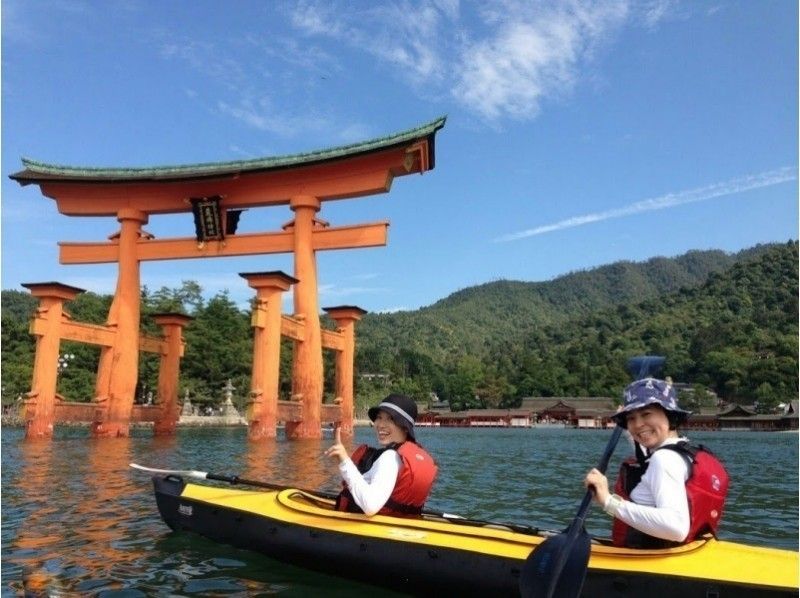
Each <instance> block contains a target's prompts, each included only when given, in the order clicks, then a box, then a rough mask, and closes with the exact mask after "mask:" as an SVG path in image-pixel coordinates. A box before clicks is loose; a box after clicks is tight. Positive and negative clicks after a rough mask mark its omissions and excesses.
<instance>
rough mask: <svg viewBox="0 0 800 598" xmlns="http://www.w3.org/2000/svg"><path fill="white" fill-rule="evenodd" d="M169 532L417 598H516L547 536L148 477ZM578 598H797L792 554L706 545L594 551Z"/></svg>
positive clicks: (599, 545)
mask: <svg viewBox="0 0 800 598" xmlns="http://www.w3.org/2000/svg"><path fill="white" fill-rule="evenodd" d="M153 483H154V485H155V494H156V501H157V503H158V508H159V511H160V513H161V516H162V518H163V519H164V521H165V522H166V523H167V525H168V526H169V527H170V528H172V529H173V530H175V531H191V532H194V533H198V534H201V535H203V536H205V537H207V538H210V539H212V540H215V541H219V542H224V543H228V544H231V545H234V546H238V547H241V548H246V549H251V550H256V551H259V552H261V553H263V554H266V555H268V556H270V557H273V558H276V559H279V560H282V561H285V562H290V563H292V564H295V565H299V566H304V567H307V568H312V569H316V570H319V571H324V572H328V573H332V574H334V575H338V576H341V577H348V578H352V579H356V580H360V581H366V582H368V583H373V584H376V585H381V586H385V587H389V588H391V589H393V590H396V591H400V592H408V593H410V594H415V595H435V594H442V593H443V592H446V593H447V595H455V596H464V595H476V596H477V595H483V596H496V595H502V596H515V595H518V593H519V590H518V586H519V576H520V571H521V569H522V566H523V564H524V563H525V559H526V558H527V557H528V555H529V554H530V553H531V551H532V550H533V549H534V548H536V546H538V545H539V544H540V543H541V542H543V541H544V540H546V539H547V537H548V535H552V532H550V533H549V534H548V533H547V532H541V531H538V530H536V529H534V528H527V527H526V526H517V525H510V524H502V523H491V522H481V521H471V520H466V519H460V518H453V517H451V516H446V515H423V516H422V517H420V518H398V517H386V516H382V515H375V516H373V517H366V516H364V515H359V514H352V513H343V512H339V511H335V510H333V501H332V500H331V499H330V498H327V497H321V496H317V495H315V494H312V493H309V492H305V491H302V490H297V489H292V488H287V489H283V490H270V491H265V490H241V489H236V488H231V487H224V488H220V487H215V486H208V485H199V484H192V483H187V482H185V481H184V480H183V479H182V478H181V477H179V476H173V475H170V476H155V477H153ZM581 595H582V596H598V597H606V596H646V597H647V598H655V597H657V596H662V595H663V596H669V598H690V597H693V596H697V597H703V598H706V597H709V596H720V597H726V596H743V597H744V596H747V597H748V598H749V597H752V596H797V595H798V553H797V552H794V551H790V550H779V549H775V548H765V547H757V546H748V545H744V544H737V543H734V542H726V541H719V540H715V539H714V538H712V537H710V536H709V537H708V538H704V539H701V540H697V541H695V542H692V543H690V544H686V545H683V546H679V547H676V548H668V549H656V550H643V549H630V548H617V547H614V546H611V545H610V544H609V543H608V542H606V541H604V540H595V541H594V542H593V544H592V547H591V556H590V558H589V568H588V573H587V576H586V582H585V584H584V586H583V592H582V594H581Z"/></svg>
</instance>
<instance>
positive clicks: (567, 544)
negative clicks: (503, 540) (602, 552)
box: [519, 529, 592, 598]
mask: <svg viewBox="0 0 800 598" xmlns="http://www.w3.org/2000/svg"><path fill="white" fill-rule="evenodd" d="M591 544H592V539H591V538H590V537H589V534H587V533H586V530H585V529H581V530H580V532H579V533H578V535H577V536H573V535H571V534H569V533H562V534H558V535H557V536H553V537H551V538H548V539H547V540H545V541H544V542H542V543H541V544H539V546H537V547H536V548H535V549H534V550H533V552H532V553H531V555H530V556H529V557H528V560H526V561H525V565H524V566H523V567H522V574H521V575H520V578H519V591H520V594H521V595H522V597H523V598H553V597H556V598H577V597H578V596H580V594H581V589H582V588H583V582H584V580H585V579H586V569H587V567H588V565H589V553H590V552H591Z"/></svg>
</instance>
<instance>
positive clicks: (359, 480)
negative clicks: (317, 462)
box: [339, 449, 402, 515]
mask: <svg viewBox="0 0 800 598" xmlns="http://www.w3.org/2000/svg"><path fill="white" fill-rule="evenodd" d="M401 464H402V462H401V460H400V455H398V454H397V451H395V450H392V449H389V450H386V451H384V452H383V453H382V454H381V456H380V457H378V458H377V459H376V460H375V463H373V464H372V467H370V468H369V469H368V470H367V471H366V472H365V473H364V474H363V475H362V474H361V472H360V471H358V468H357V467H356V464H355V463H353V460H352V459H351V458H350V457H348V458H347V459H345V460H344V461H342V462H341V463H339V473H340V474H341V476H342V480H344V482H345V484H347V488H348V489H349V490H350V494H352V495H353V500H354V501H355V503H356V504H357V505H358V506H359V507H360V508H361V510H362V511H364V514H365V515H374V514H375V513H377V512H378V511H380V510H381V508H382V507H383V505H385V504H386V501H387V500H389V497H390V496H391V495H392V491H393V490H394V486H395V484H396V483H397V476H398V475H399V473H400V466H401Z"/></svg>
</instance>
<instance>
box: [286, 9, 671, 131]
mask: <svg viewBox="0 0 800 598" xmlns="http://www.w3.org/2000/svg"><path fill="white" fill-rule="evenodd" d="M669 5H670V3H669V1H668V0H655V1H654V2H651V3H647V4H646V5H642V6H641V7H639V10H640V11H644V13H645V14H644V16H643V17H641V20H642V21H643V22H647V23H655V22H657V21H658V20H659V19H660V18H661V16H662V15H663V14H664V13H665V12H666V11H667V10H668V8H669ZM467 9H469V10H470V11H471V12H476V13H477V14H471V13H470V14H469V15H468V16H469V20H467V18H465V17H466V16H467V15H464V14H462V13H463V12H464V11H466V10H467ZM630 12H631V11H630V10H629V5H628V0H604V1H599V2H594V1H590V0H569V1H565V0H539V1H531V0H502V1H501V0H496V1H493V2H490V3H472V4H468V5H465V6H462V5H461V4H460V3H459V2H457V1H456V0H428V1H418V2H410V1H407V0H404V1H400V2H395V3H380V4H376V5H372V6H371V7H370V8H367V9H359V8H358V7H357V8H353V5H352V4H347V3H341V4H331V3H330V2H321V1H307V2H303V3H301V4H300V5H299V6H297V7H296V9H295V10H294V11H293V12H292V13H291V15H290V16H291V20H292V24H293V25H294V26H295V27H297V28H298V29H299V30H301V31H303V32H304V33H306V34H307V35H308V36H319V37H325V38H329V39H334V40H336V41H338V42H340V43H344V44H347V45H348V46H349V47H351V48H354V49H356V50H358V51H362V52H367V53H370V54H372V55H373V56H374V57H375V58H377V59H378V60H379V61H381V62H385V63H387V64H388V65H390V66H391V67H392V71H393V72H395V73H398V75H399V76H401V77H405V78H406V79H408V80H409V81H410V83H411V84H412V85H414V87H416V88H417V89H418V90H422V92H423V93H425V94H428V95H430V94H449V95H450V96H451V97H452V98H453V99H454V100H455V101H457V102H458V103H460V104H462V105H463V106H464V107H466V108H467V109H468V110H470V111H472V112H475V113H477V114H479V115H480V116H482V117H483V118H485V119H487V120H490V121H495V120H499V119H501V118H504V117H510V118H513V119H519V120H525V119H531V118H534V117H535V116H536V115H537V114H538V112H539V109H540V103H541V101H542V99H543V98H547V97H553V96H558V95H560V94H562V93H565V92H568V91H570V90H571V89H572V88H573V87H574V85H575V84H576V82H577V81H578V80H579V79H580V77H581V72H582V67H583V66H584V65H585V64H586V63H587V62H588V61H589V60H590V59H591V58H592V56H593V53H594V51H595V49H596V48H597V47H598V46H600V45H602V44H604V43H606V42H607V41H608V40H610V39H612V38H613V35H614V33H615V32H616V30H617V29H618V28H619V27H620V26H621V25H622V24H624V23H625V22H626V20H628V19H629V17H630ZM467 26H469V27H470V29H467V28H466V27H467Z"/></svg>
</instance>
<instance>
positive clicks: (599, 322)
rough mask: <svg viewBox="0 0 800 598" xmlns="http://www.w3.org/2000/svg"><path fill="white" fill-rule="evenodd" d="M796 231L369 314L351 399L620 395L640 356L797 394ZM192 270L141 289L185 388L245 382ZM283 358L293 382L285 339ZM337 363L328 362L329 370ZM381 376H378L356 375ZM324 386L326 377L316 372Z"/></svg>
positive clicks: (770, 394)
mask: <svg viewBox="0 0 800 598" xmlns="http://www.w3.org/2000/svg"><path fill="white" fill-rule="evenodd" d="M797 270H798V245H797V242H790V243H787V244H783V245H764V246H757V247H754V248H751V249H748V250H746V251H743V252H740V253H737V254H733V255H731V254H725V253H723V252H720V251H693V252H689V253H687V254H685V255H683V256H680V257H677V258H672V259H668V258H654V259H651V260H649V261H647V262H643V263H633V262H618V263H615V264H611V265H609V266H604V267H601V268H596V269H593V270H589V271H584V272H575V273H571V274H568V275H566V276H562V277H560V278H557V279H555V280H552V281H548V282H537V283H531V282H518V281H504V280H503V281H495V282H491V283H487V284H483V285H479V286H475V287H471V288H468V289H463V290H461V291H459V292H457V293H454V294H452V295H450V296H449V297H446V298H444V299H442V300H441V301H438V302H437V303H435V304H433V305H431V306H429V307H426V308H423V309H420V310H417V311H410V312H399V313H392V314H368V315H366V316H365V317H364V319H363V320H362V321H361V322H360V324H359V326H358V327H357V333H356V334H357V355H356V369H357V380H358V388H357V397H358V398H357V400H358V402H359V403H360V404H363V403H368V402H370V401H373V400H375V398H377V395H380V394H382V393H385V392H386V391H387V389H388V388H387V387H391V388H392V389H393V390H400V391H405V392H408V393H410V394H412V395H414V396H415V397H416V398H417V399H419V400H425V399H426V398H428V397H429V396H430V393H432V392H435V393H436V394H437V395H438V396H439V397H440V398H442V399H448V400H450V401H451V404H452V405H453V406H454V407H456V408H466V407H476V406H486V407H491V406H513V405H516V404H518V403H519V401H520V400H521V398H522V397H523V396H531V395H536V396H538V395H541V396H559V395H567V396H598V395H606V396H608V395H611V396H617V395H618V394H619V390H620V389H621V387H622V385H623V384H624V383H625V381H626V380H627V374H626V373H625V372H624V369H623V365H624V363H625V361H626V359H627V358H628V357H630V356H632V355H634V354H640V353H657V354H662V355H666V356H667V358H668V361H667V366H666V369H667V371H666V372H665V374H669V375H671V376H672V377H673V378H674V379H676V380H680V381H688V382H692V383H694V384H697V385H700V386H707V387H709V388H711V389H712V390H714V391H715V392H717V393H718V394H719V395H720V396H722V397H723V398H725V399H728V400H734V401H740V402H747V403H750V402H753V401H758V402H759V404H760V405H761V406H762V407H763V408H765V409H767V408H768V407H769V406H771V405H774V404H775V403H777V402H780V401H784V400H788V399H794V398H796V397H797V354H798V342H797V341H798V329H797V322H798V305H797V296H798V277H797ZM200 291H201V289H200V288H199V286H198V285H197V283H194V282H185V283H184V284H183V285H182V286H181V287H180V288H178V289H167V288H162V289H160V290H158V291H157V292H155V293H150V292H148V291H147V290H145V291H144V292H143V326H144V327H145V328H147V329H148V330H150V331H152V324H151V322H150V321H149V318H148V314H150V313H153V312H157V311H174V310H175V309H180V308H182V309H184V310H185V311H186V312H187V313H189V314H190V315H193V316H194V317H195V321H194V322H193V323H192V325H191V326H189V327H188V328H187V330H186V341H187V348H186V355H185V357H184V360H183V363H182V373H181V388H182V389H184V388H189V389H190V391H191V393H192V397H193V400H194V399H197V398H199V399H200V400H202V399H203V398H204V397H206V398H209V399H211V398H215V397H219V396H220V395H221V393H220V388H221V387H222V385H223V384H224V382H225V380H226V379H227V378H232V379H233V383H234V386H235V387H236V388H237V389H238V391H237V394H239V395H240V396H241V397H244V396H245V395H246V390H247V389H248V388H249V379H248V376H249V368H250V354H251V343H252V339H251V334H250V328H249V314H248V313H245V312H243V311H241V310H239V309H238V308H237V307H236V306H235V304H233V302H231V301H230V299H229V298H228V297H227V294H226V293H220V294H218V295H217V296H215V297H213V298H211V299H210V300H207V301H204V300H203V299H202V294H201V292H200ZM109 303H110V297H99V296H97V295H93V294H92V293H86V294H84V295H81V296H79V297H78V299H76V300H75V301H74V302H72V304H71V305H68V309H69V311H70V312H71V313H72V315H73V316H74V317H75V318H76V319H78V320H82V321H93V322H102V321H103V320H104V318H105V313H106V312H107V309H108V305H109ZM34 306H35V302H34V301H32V300H31V298H30V297H29V296H28V295H27V293H23V292H19V291H3V293H2V349H3V352H2V373H3V400H4V402H8V401H10V400H13V399H14V398H16V396H17V395H18V394H19V393H22V392H25V391H26V390H28V388H27V387H28V385H29V383H30V370H31V362H32V355H33V341H32V338H31V337H30V335H29V334H28V332H27V326H28V324H27V319H28V315H29V314H30V313H31V311H32V309H33V308H34ZM65 345H66V347H65V350H67V351H70V352H73V353H75V354H76V359H75V360H74V363H73V364H72V366H71V367H70V369H69V370H68V371H65V372H64V373H63V374H62V375H61V377H60V379H59V390H60V392H62V394H64V395H65V396H66V397H68V398H70V399H73V400H88V399H89V398H90V397H91V394H92V378H93V373H94V369H95V368H96V365H97V354H98V351H97V349H95V348H92V347H87V346H80V345H75V344H74V343H72V344H71V343H65ZM283 357H286V359H283V363H282V376H281V377H282V386H283V390H284V391H286V392H288V391H289V371H290V367H289V361H288V351H287V352H284V355H283ZM156 365H157V364H156V362H155V361H154V360H153V359H145V360H143V362H142V367H141V372H140V390H139V394H140V395H143V394H144V393H145V391H146V390H148V389H154V388H155V385H156ZM327 372H328V373H330V374H332V368H327ZM368 373H369V374H388V376H389V382H386V379H385V378H379V380H383V381H381V382H376V381H374V380H370V379H368V378H365V377H363V376H358V374H368ZM326 384H327V385H328V387H332V384H331V382H330V380H329V381H328V382H326Z"/></svg>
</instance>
